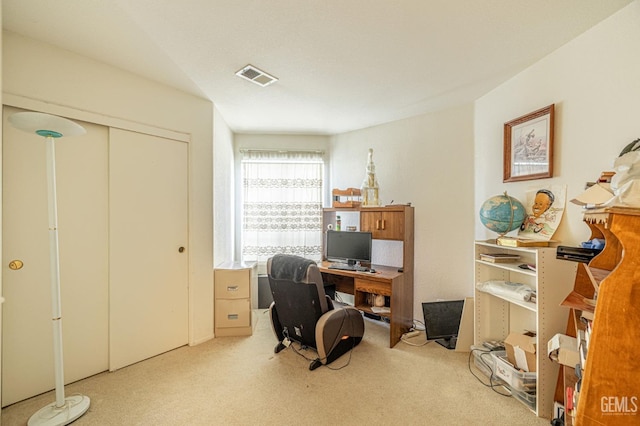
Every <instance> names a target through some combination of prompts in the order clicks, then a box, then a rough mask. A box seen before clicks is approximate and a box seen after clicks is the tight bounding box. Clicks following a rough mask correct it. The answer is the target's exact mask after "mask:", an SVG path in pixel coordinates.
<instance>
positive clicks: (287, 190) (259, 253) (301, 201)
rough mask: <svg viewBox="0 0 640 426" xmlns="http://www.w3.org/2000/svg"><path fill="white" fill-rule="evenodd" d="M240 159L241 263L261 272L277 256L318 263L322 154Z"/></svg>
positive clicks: (253, 154) (251, 153) (257, 154)
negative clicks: (256, 268)
mask: <svg viewBox="0 0 640 426" xmlns="http://www.w3.org/2000/svg"><path fill="white" fill-rule="evenodd" d="M242 154H243V156H242V196H243V198H242V236H241V247H242V249H241V252H242V260H243V261H245V262H246V261H257V262H258V265H259V270H263V271H264V269H263V267H264V265H265V264H266V261H267V259H269V258H270V257H271V256H273V255H275V254H278V253H284V254H294V255H298V256H302V257H305V258H307V259H311V260H315V261H319V260H321V258H322V232H321V231H322V229H321V228H322V177H323V173H324V161H323V153H322V152H316V151H309V152H307V151H261V150H248V151H244V152H243V153H242ZM260 266H262V267H260Z"/></svg>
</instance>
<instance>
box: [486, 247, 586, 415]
mask: <svg viewBox="0 0 640 426" xmlns="http://www.w3.org/2000/svg"><path fill="white" fill-rule="evenodd" d="M474 248H475V259H476V260H475V280H476V283H481V282H487V281H493V280H499V281H509V282H515V283H520V284H524V285H526V286H528V287H529V288H531V289H532V290H535V292H536V302H535V303H532V302H527V301H525V300H523V299H521V298H519V297H516V296H515V295H514V296H513V297H512V296H506V295H505V294H503V293H502V292H500V293H495V292H485V291H481V290H480V289H478V288H476V291H475V299H474V304H475V336H474V339H475V345H476V346H480V345H482V342H485V341H490V340H498V341H501V340H504V339H505V338H506V337H507V336H508V335H509V334H510V333H524V332H525V331H534V332H535V333H536V347H537V353H536V372H537V381H536V398H535V403H525V402H523V401H521V402H523V403H524V405H525V406H527V407H528V408H529V409H531V410H532V411H533V412H534V413H535V414H536V415H537V416H539V417H545V418H549V417H550V414H551V411H552V406H553V400H554V390H555V384H556V378H557V374H558V366H557V365H556V364H554V363H553V362H552V361H551V360H550V359H549V358H548V356H547V351H546V347H547V341H548V340H549V339H551V337H553V336H554V335H555V334H557V333H559V332H562V331H563V330H564V328H565V325H566V321H567V312H566V309H564V308H562V307H561V306H560V303H561V302H562V301H563V299H564V298H565V296H566V295H567V293H568V292H569V291H570V289H571V284H572V282H573V278H574V276H575V271H576V264H575V262H566V261H562V260H558V259H556V250H555V248H550V247H506V246H499V245H496V244H495V241H476V242H475V245H474ZM484 253H511V254H516V255H518V256H519V258H518V260H516V261H515V262H511V263H493V262H487V261H483V260H480V257H481V256H480V255H481V254H484ZM523 263H526V264H530V265H535V271H534V270H530V269H522V268H520V267H519V265H521V264H523Z"/></svg>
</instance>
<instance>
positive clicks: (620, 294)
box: [556, 207, 640, 426]
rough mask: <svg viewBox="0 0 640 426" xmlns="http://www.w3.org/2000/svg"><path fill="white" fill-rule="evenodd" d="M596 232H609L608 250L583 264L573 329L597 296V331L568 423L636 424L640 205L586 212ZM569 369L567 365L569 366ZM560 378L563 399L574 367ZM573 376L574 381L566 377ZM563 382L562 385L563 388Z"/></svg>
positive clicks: (639, 412) (639, 406)
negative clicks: (574, 408) (587, 301)
mask: <svg viewBox="0 0 640 426" xmlns="http://www.w3.org/2000/svg"><path fill="white" fill-rule="evenodd" d="M584 220H585V222H587V224H588V225H589V227H590V228H591V230H592V236H597V237H600V238H601V237H604V238H605V241H606V244H605V248H604V249H603V251H602V252H601V253H600V254H599V255H598V256H596V257H594V258H593V259H592V260H591V262H589V265H588V266H586V265H583V266H581V267H580V268H579V270H578V273H577V274H576V277H575V285H574V289H573V291H572V292H571V293H570V294H569V296H568V297H567V298H566V300H565V302H564V304H565V305H566V306H569V307H570V308H571V310H572V314H571V315H570V317H569V323H568V326H567V334H572V333H573V334H574V335H575V333H577V331H578V330H579V329H580V328H581V327H583V326H582V324H581V322H580V321H579V318H580V312H581V311H582V310H585V309H589V305H590V304H589V303H587V304H586V305H585V304H584V303H581V301H583V300H584V299H593V298H594V297H596V296H597V303H596V305H595V309H593V310H594V314H593V315H594V317H593V322H592V332H591V335H590V338H589V345H588V348H589V349H588V352H587V355H586V362H585V364H586V365H584V366H583V367H584V371H583V373H582V382H581V386H580V392H579V397H578V400H577V409H576V413H575V418H572V417H571V416H568V415H566V414H565V420H566V424H571V423H572V422H573V421H575V424H576V425H579V426H583V425H616V426H617V425H636V424H638V422H639V421H640V393H639V391H638V389H640V386H639V383H640V360H639V358H638V356H637V353H636V350H637V348H638V347H639V342H640V327H638V324H640V272H639V271H640V209H638V208H624V207H610V208H607V209H604V210H601V211H589V212H588V213H586V214H585V216H584ZM563 370H565V368H563ZM567 370H568V371H567V372H563V373H564V374H563V375H562V376H561V377H559V380H558V390H557V392H556V397H560V398H558V400H559V401H562V400H563V399H562V394H563V393H564V392H563V391H564V389H566V387H565V386H566V385H567V384H569V385H570V384H571V380H574V379H573V378H572V377H571V373H572V371H571V370H573V369H567ZM565 380H566V381H568V382H569V383H566V382H565ZM561 386H562V387H561Z"/></svg>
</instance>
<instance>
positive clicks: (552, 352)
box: [547, 334, 580, 368]
mask: <svg viewBox="0 0 640 426" xmlns="http://www.w3.org/2000/svg"><path fill="white" fill-rule="evenodd" d="M547 353H548V354H549V358H550V359H551V360H552V361H555V362H559V363H560V364H562V365H566V366H567V367H571V368H575V367H576V365H577V364H580V353H579V352H578V339H576V338H575V337H570V336H567V335H564V334H556V335H555V336H553V337H552V338H551V340H549V342H547Z"/></svg>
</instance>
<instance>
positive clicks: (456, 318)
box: [422, 300, 464, 349]
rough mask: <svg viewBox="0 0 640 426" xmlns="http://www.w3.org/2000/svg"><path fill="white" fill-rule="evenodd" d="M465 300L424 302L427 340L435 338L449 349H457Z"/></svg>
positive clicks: (423, 310)
mask: <svg viewBox="0 0 640 426" xmlns="http://www.w3.org/2000/svg"><path fill="white" fill-rule="evenodd" d="M463 308H464V300H446V301H438V302H424V303H423V304H422V312H423V314H424V326H425V332H426V334H427V340H435V341H436V342H437V343H438V344H440V345H442V346H444V347H445V348H447V349H455V348H456V342H457V340H458V330H459V329H460V320H461V318H462V309H463Z"/></svg>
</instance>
